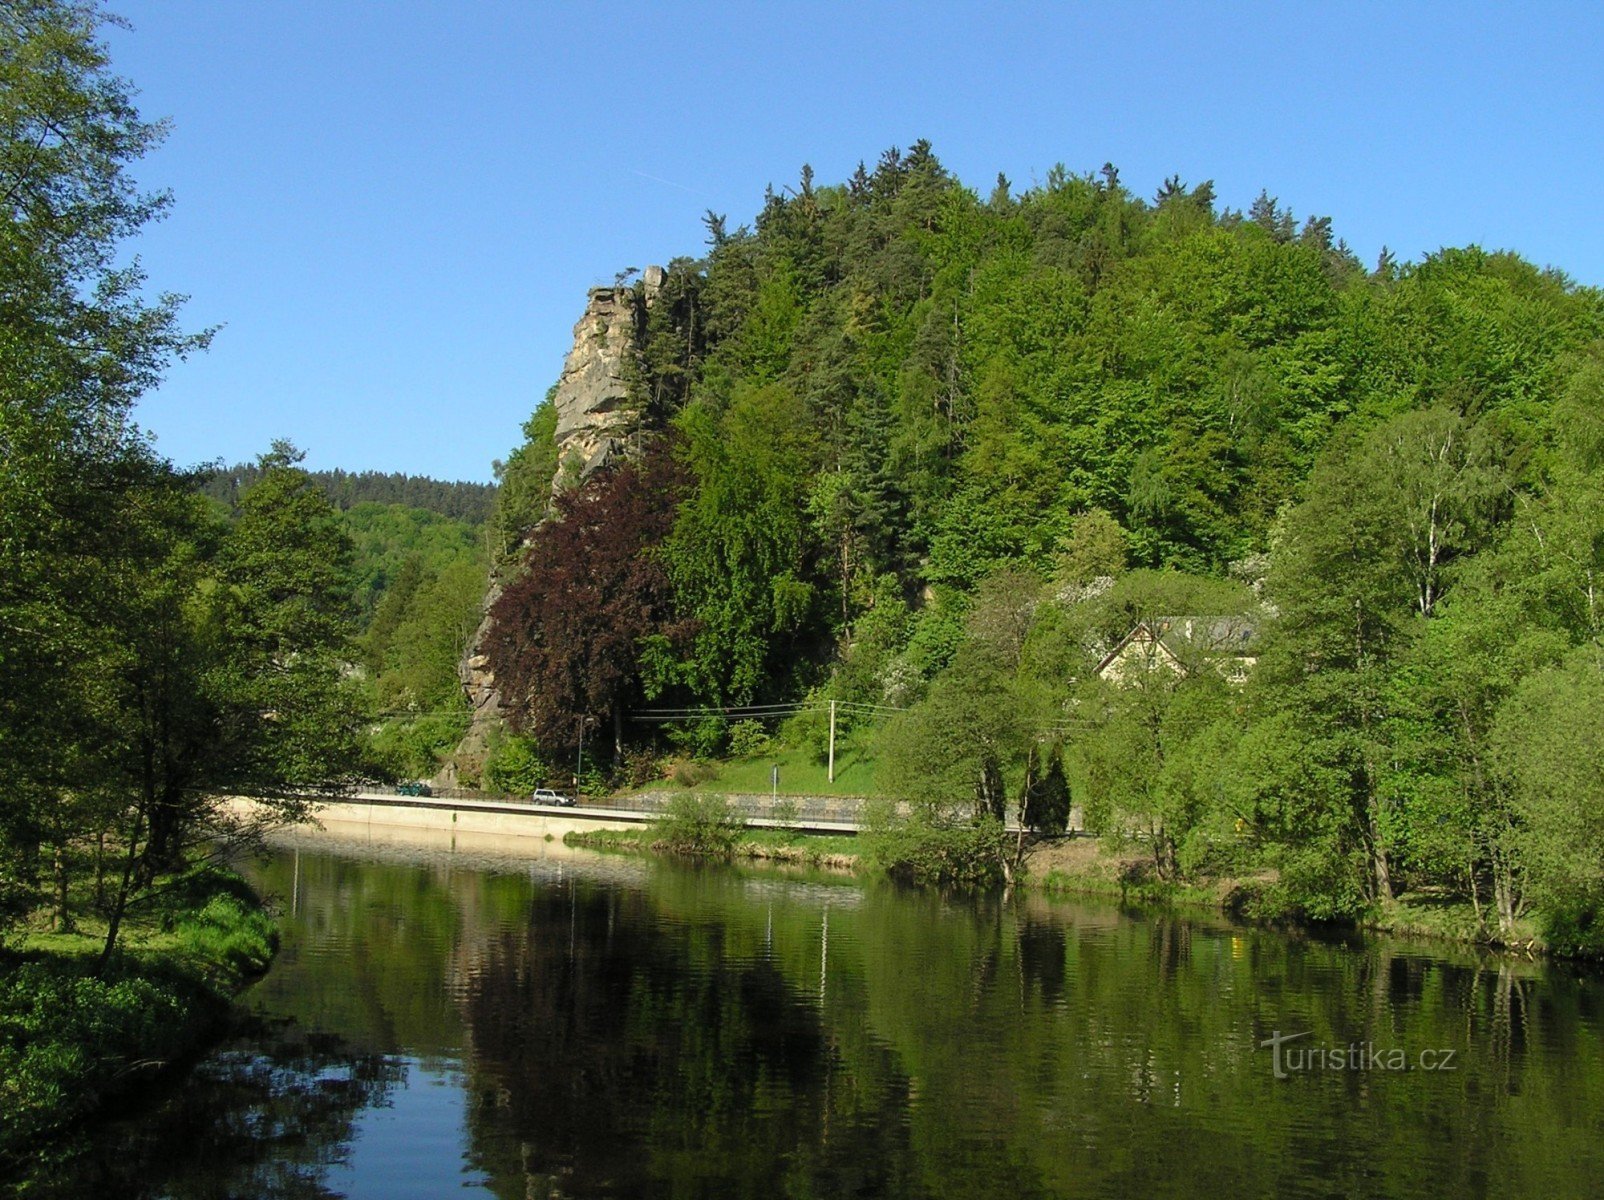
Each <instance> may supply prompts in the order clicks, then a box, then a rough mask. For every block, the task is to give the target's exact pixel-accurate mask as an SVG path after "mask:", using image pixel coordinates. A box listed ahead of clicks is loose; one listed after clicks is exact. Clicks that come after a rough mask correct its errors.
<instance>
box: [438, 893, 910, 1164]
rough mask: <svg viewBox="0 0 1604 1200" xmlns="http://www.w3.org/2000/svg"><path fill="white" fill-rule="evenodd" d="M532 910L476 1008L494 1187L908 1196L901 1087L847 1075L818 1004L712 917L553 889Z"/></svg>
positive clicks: (495, 953) (483, 1160) (479, 1151)
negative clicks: (815, 1188) (900, 1184)
mask: <svg viewBox="0 0 1604 1200" xmlns="http://www.w3.org/2000/svg"><path fill="white" fill-rule="evenodd" d="M530 906H531V907H530V914H529V920H528V923H527V925H526V926H524V927H523V928H520V929H517V930H512V929H506V930H503V931H502V932H501V934H500V936H499V938H498V939H497V940H496V941H494V942H493V943H492V944H491V945H490V946H489V947H488V948H487V953H486V955H485V958H484V960H483V963H482V969H481V971H480V973H479V974H478V976H477V978H476V979H475V980H474V981H473V983H472V984H471V985H470V988H469V993H468V999H467V1005H466V1007H467V1015H468V1021H467V1024H468V1027H469V1029H470V1030H471V1037H472V1042H473V1047H474V1055H473V1058H474V1076H473V1078H474V1086H475V1089H476V1095H475V1096H474V1097H473V1100H472V1109H471V1115H470V1125H471V1131H472V1136H473V1143H474V1149H475V1153H476V1155H477V1156H478V1157H479V1159H480V1165H481V1166H482V1167H483V1169H484V1170H486V1171H487V1172H488V1173H489V1174H490V1175H491V1176H492V1178H493V1179H496V1180H498V1181H502V1182H506V1183H511V1182H512V1181H513V1180H517V1179H521V1180H522V1181H523V1182H522V1189H523V1190H524V1191H525V1192H527V1193H528V1194H539V1195H546V1194H549V1193H550V1192H551V1190H552V1189H553V1188H557V1189H559V1190H561V1191H563V1192H575V1193H580V1194H593V1193H612V1194H619V1195H631V1196H635V1195H651V1194H658V1193H674V1194H686V1193H699V1192H701V1191H704V1190H709V1189H711V1190H714V1191H718V1192H720V1193H723V1192H726V1191H728V1192H730V1193H731V1194H738V1195H751V1194H756V1193H766V1194H772V1193H776V1192H779V1193H790V1192H794V1191H797V1190H801V1191H803V1192H807V1191H809V1190H812V1188H811V1187H810V1186H809V1185H808V1183H807V1180H808V1179H809V1178H810V1177H814V1178H818V1177H821V1176H822V1177H827V1178H828V1179H829V1181H830V1187H829V1189H828V1190H829V1191H832V1192H836V1191H840V1190H843V1189H844V1190H848V1191H850V1190H856V1189H865V1190H867V1191H869V1192H871V1193H878V1192H893V1193H895V1192H896V1190H897V1189H896V1188H895V1187H893V1186H891V1185H890V1181H889V1176H890V1175H891V1174H892V1173H893V1172H895V1171H896V1170H897V1169H898V1168H897V1163H898V1162H899V1161H903V1160H905V1159H906V1155H907V1148H906V1131H905V1129H903V1128H902V1127H901V1126H900V1125H899V1124H898V1123H897V1122H895V1121H885V1120H883V1119H882V1117H883V1116H884V1114H885V1113H886V1112H888V1111H889V1112H895V1111H899V1110H901V1109H902V1108H903V1107H904V1106H905V1105H906V1104H907V1094H906V1090H905V1089H906V1083H905V1081H899V1080H895V1079H886V1078H865V1077H863V1076H860V1075H857V1074H855V1073H852V1072H848V1071H846V1070H845V1068H844V1067H843V1064H842V1061H841V1058H840V1055H839V1052H838V1048H837V1047H835V1046H834V1045H833V1044H832V1043H831V1041H830V1040H829V1039H827V1038H826V1036H825V1032H824V1030H823V1028H822V1026H821V1020H820V1013H819V1010H818V998H817V996H816V995H812V994H810V993H808V992H807V991H804V990H802V989H799V988H797V987H795V986H794V985H793V984H792V983H790V982H788V981H787V979H786V977H785V976H784V974H782V972H781V970H780V969H779V967H778V965H777V964H776V963H775V962H774V961H773V960H772V959H771V958H769V957H767V956H766V955H765V954H764V953H762V952H761V950H759V951H758V952H756V953H752V952H749V950H750V948H749V947H747V946H746V945H745V944H744V943H743V944H742V945H741V946H740V947H737V946H735V945H734V944H733V943H734V942H735V941H736V934H735V932H734V931H732V930H730V929H728V928H726V927H725V926H724V925H723V924H721V923H720V922H718V921H715V920H713V919H711V918H709V919H706V920H702V921H697V920H691V921H686V922H681V923H672V924H664V923H662V922H661V920H660V915H659V916H654V915H653V914H651V913H650V912H648V911H647V900H646V898H645V896H644V895H642V894H641V893H638V892H626V891H621V890H611V889H609V890H607V891H604V892H597V891H594V890H590V889H586V888H584V887H577V888H564V889H561V890H555V889H554V890H542V891H537V892H535V893H534V894H533V896H532V897H531V900H530ZM819 915H820V914H815V916H816V917H817V916H819ZM760 920H761V918H760ZM754 940H755V941H756V943H757V946H758V947H761V945H762V941H761V935H758V936H757V937H756V938H755V939H754ZM814 962H815V965H814V967H813V971H814V972H815V973H816V972H817V970H818V966H817V962H818V960H817V959H815V960H814ZM888 1085H889V1091H888ZM788 1180H789V1181H790V1182H788ZM498 1190H499V1189H498Z"/></svg>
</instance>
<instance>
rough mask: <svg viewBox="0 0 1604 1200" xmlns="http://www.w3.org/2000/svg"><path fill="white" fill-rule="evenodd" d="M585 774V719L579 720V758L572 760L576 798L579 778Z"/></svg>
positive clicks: (576, 796)
mask: <svg viewBox="0 0 1604 1200" xmlns="http://www.w3.org/2000/svg"><path fill="white" fill-rule="evenodd" d="M584 773H585V718H584V717H580V718H579V757H578V758H577V759H575V760H574V795H575V798H576V799H577V798H578V794H579V777H580V776H581V775H583V774H584Z"/></svg>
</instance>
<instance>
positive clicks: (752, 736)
mask: <svg viewBox="0 0 1604 1200" xmlns="http://www.w3.org/2000/svg"><path fill="white" fill-rule="evenodd" d="M768 749H769V735H768V734H767V733H766V732H764V729H763V726H762V725H760V724H758V722H756V721H737V722H736V723H735V724H734V725H733V726H731V728H730V754H731V755H733V756H734V757H735V758H756V757H757V756H758V755H760V754H766V753H767V752H768Z"/></svg>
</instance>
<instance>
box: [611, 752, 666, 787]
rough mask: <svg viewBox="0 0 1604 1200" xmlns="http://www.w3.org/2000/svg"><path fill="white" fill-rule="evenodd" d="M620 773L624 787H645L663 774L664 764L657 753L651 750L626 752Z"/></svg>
mask: <svg viewBox="0 0 1604 1200" xmlns="http://www.w3.org/2000/svg"><path fill="white" fill-rule="evenodd" d="M620 772H621V774H622V775H623V779H624V786H626V787H632V788H638V787H645V786H646V785H647V784H648V783H650V782H651V781H652V780H654V779H656V778H657V777H658V776H659V775H660V774H662V773H663V764H662V762H661V760H659V759H658V757H657V753H656V751H654V750H652V749H650V748H642V749H639V750H625V751H624V761H623V763H622V764H620Z"/></svg>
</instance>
